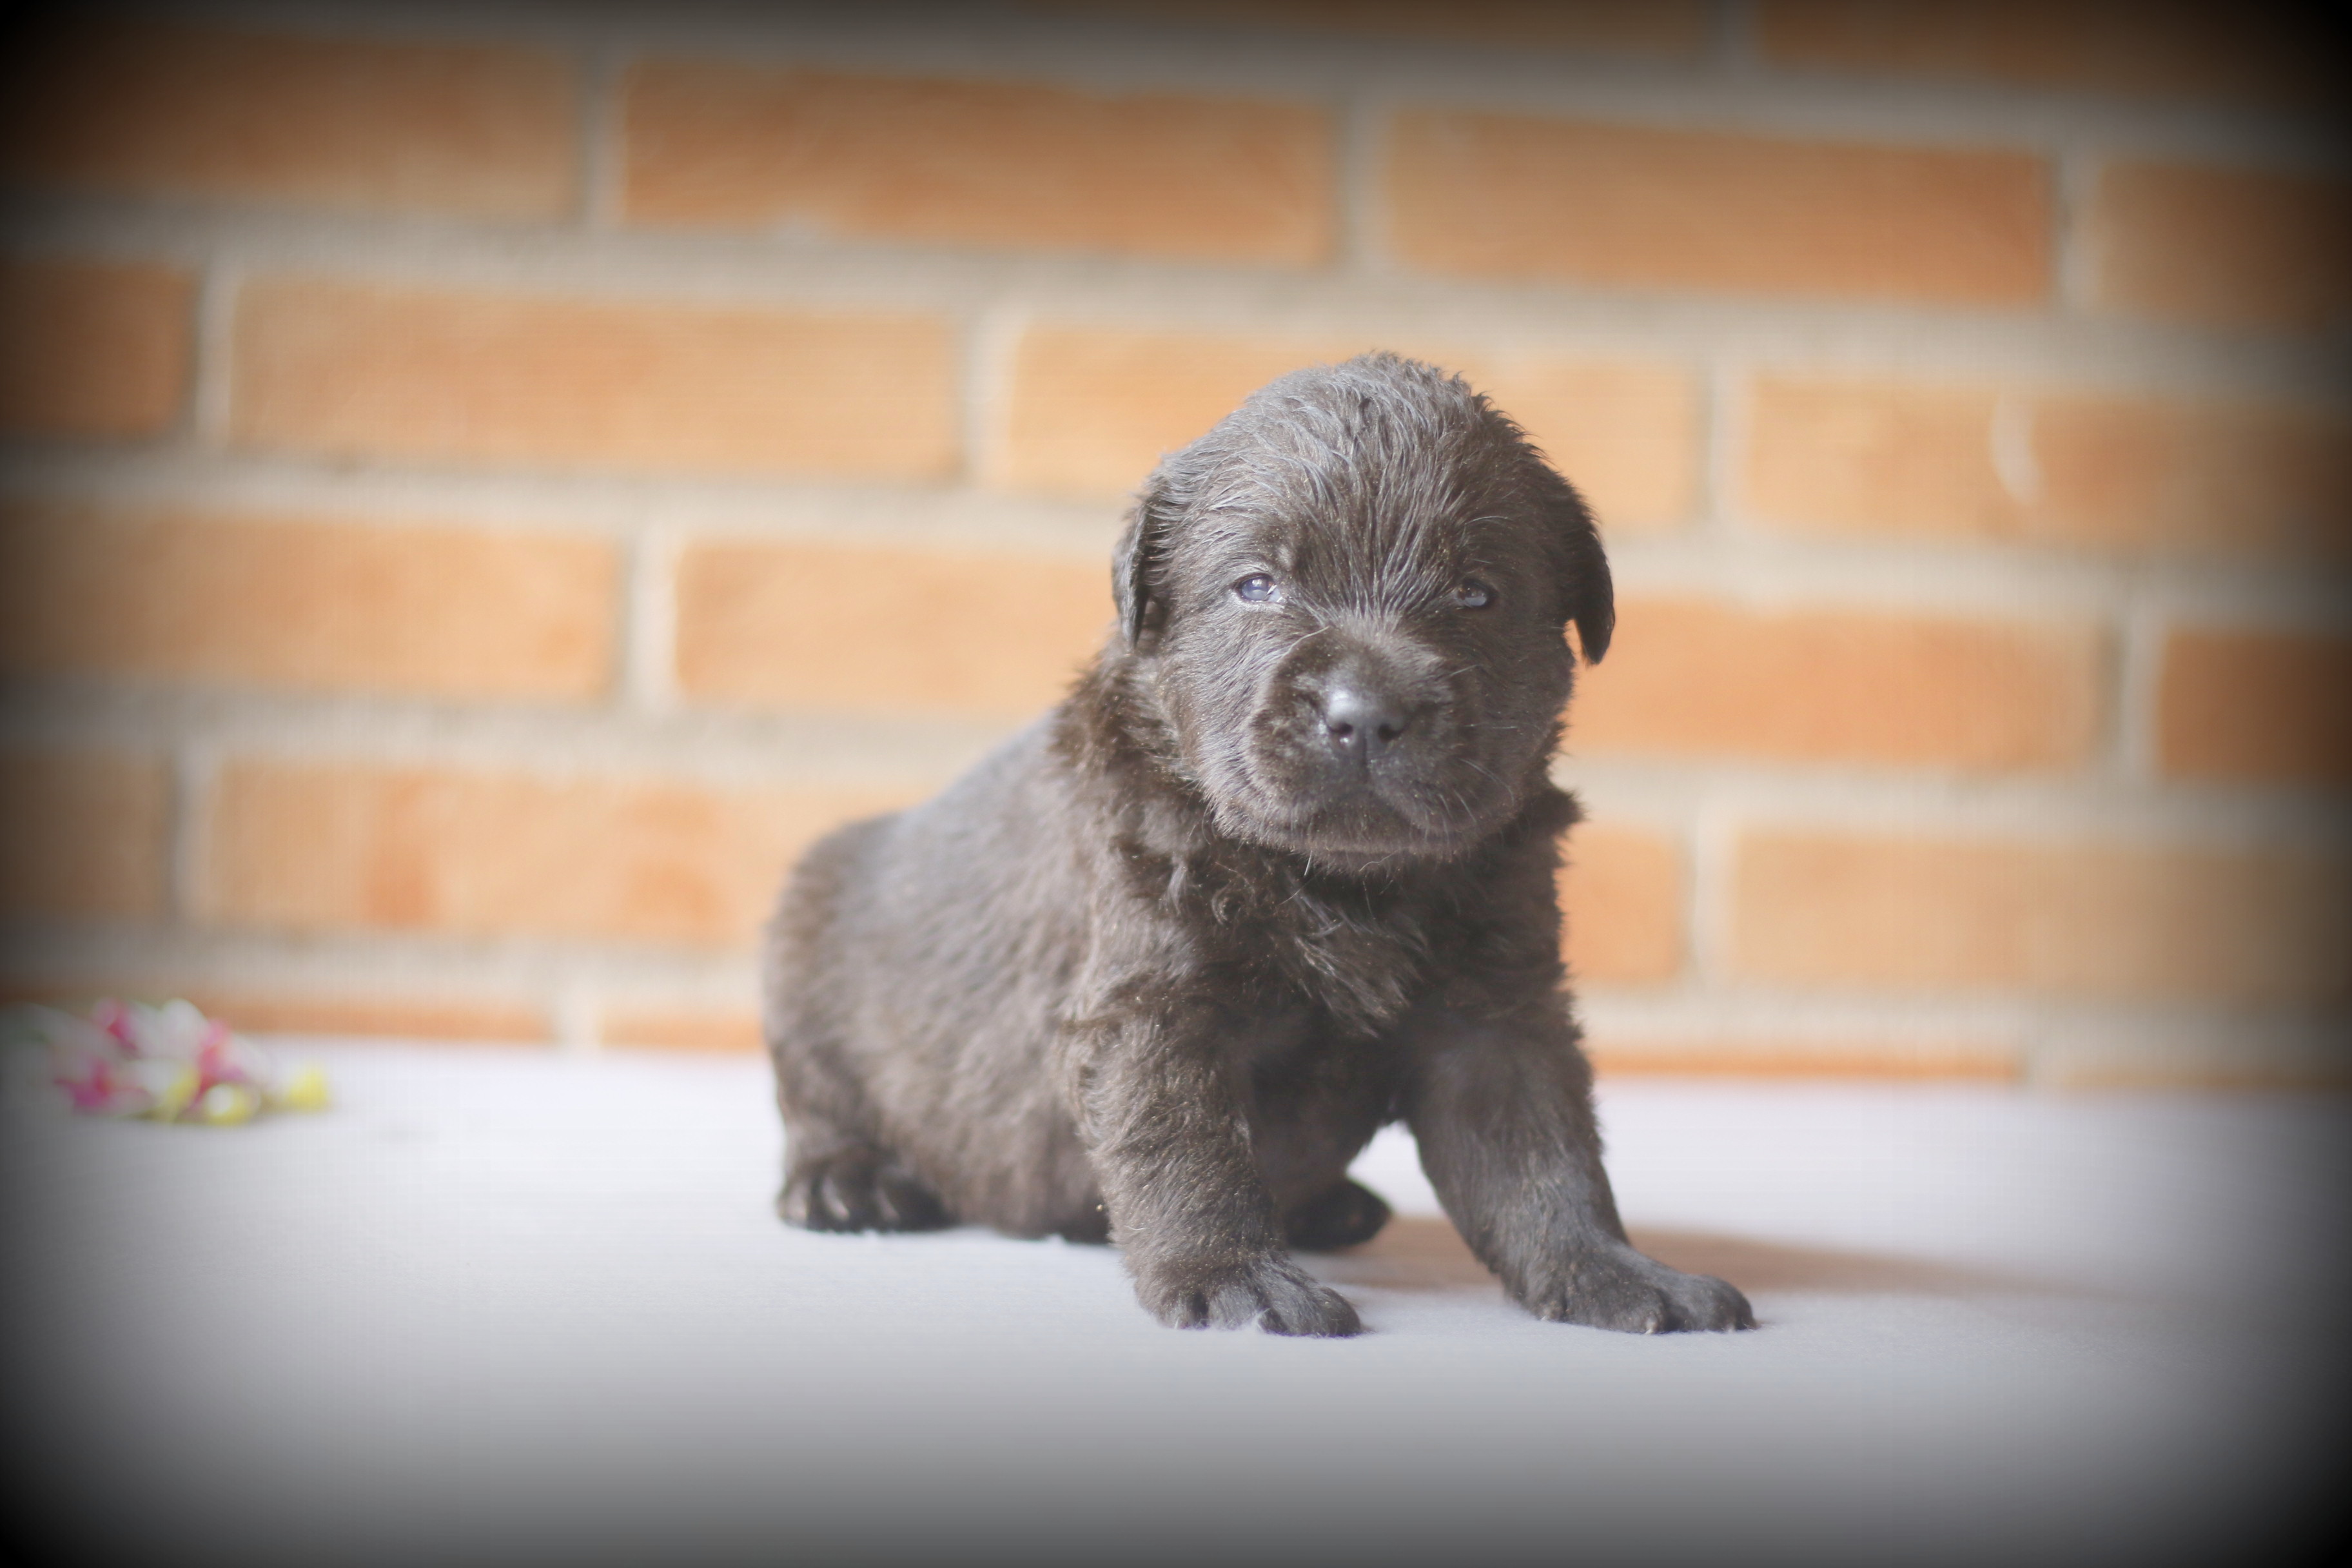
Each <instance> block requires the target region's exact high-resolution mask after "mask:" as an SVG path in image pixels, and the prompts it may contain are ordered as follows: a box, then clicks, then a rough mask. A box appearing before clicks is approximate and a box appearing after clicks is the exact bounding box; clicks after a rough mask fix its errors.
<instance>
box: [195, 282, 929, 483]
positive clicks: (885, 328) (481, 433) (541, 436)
mask: <svg viewBox="0 0 2352 1568" xmlns="http://www.w3.org/2000/svg"><path fill="white" fill-rule="evenodd" d="M955 381H956V372H955V353H954V346H953V342H952V341H951V337H950V331H949V329H948V326H947V323H946V322H944V321H941V320H940V319H938V318H936V317H932V316H927V315H911V314H883V313H878V312H868V311H856V310H823V311H819V310H805V311H794V310H769V309H763V308H752V307H740V308H734V309H728V308H719V307H709V306H695V305H675V304H653V303H646V302H642V301H629V302H623V301H612V300H539V299H528V298H523V297H520V296H515V295H503V294H473V293H447V292H438V291H428V290H424V289H395V288H381V287H375V286H373V285H368V284H361V283H347V282H336V281H329V280H324V279H268V280H265V281H261V282H257V283H255V284H252V285H250V286H248V287H247V289H246V290H245V293H244V295H243V297H242V298H241V299H240V300H239V301H238V305H237V312H236V386H235V395H234V405H233V412H232V415H231V423H232V427H233V431H234V437H235V439H236V442H237V443H238V444H239V445H241V446H246V447H264V448H293V449H299V450H309V451H316V452H321V453H327V454H331V455H336V456H348V457H361V458H422V459H434V460H440V461H446V462H452V463H462V464H536V465H545V466H550V467H555V468H591V469H608V470H609V469H623V470H628V469H639V470H644V469H652V470H661V471H676V470H707V471H713V472H724V473H743V474H793V473H802V474H821V475H838V476H845V477H859V478H877V479H939V478H940V477H942V476H944V475H945V474H947V473H948V472H949V471H950V470H951V469H952V468H954V467H955V465H956V461H957V451H958V439H959V438H958V435H957V419H958V416H957V411H956V389H955Z"/></svg>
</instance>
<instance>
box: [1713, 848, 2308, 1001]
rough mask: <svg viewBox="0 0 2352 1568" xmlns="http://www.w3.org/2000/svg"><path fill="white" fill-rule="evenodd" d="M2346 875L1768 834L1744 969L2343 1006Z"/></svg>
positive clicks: (1743, 895)
mask: <svg viewBox="0 0 2352 1568" xmlns="http://www.w3.org/2000/svg"><path fill="white" fill-rule="evenodd" d="M2347 873H2352V866H2347V864H2346V863H2345V862H2343V861H2342V860H2341V859H2340V858H2334V857H2331V856H2327V855H2322V854H2314V853H2303V854H2294V853H2285V852H2280V853H2268V854H2264V853H2253V852H2245V853H2233V852H2227V851H2221V850H2206V849H2190V848H2181V847H2133V846H2121V845H2093V844H2083V843H2074V842H2070V843H2039V844H2033V843H2019V842H2008V841H2000V840H1990V839H1985V840H1935V839H1917V838H1904V837H1868V836H1863V835H1847V834H1839V833H1828V832H1822V833H1805V832H1793V831H1792V832H1769V831H1768V832H1757V833H1754V834H1751V835H1749V836H1748V838H1747V839H1746V840H1745V841H1744V842H1743V843H1742V844H1741V845H1740V847H1739V855H1738V874H1737V875H1738V885H1737V890H1736V891H1735V893H1734V896H1733V911H1732V912H1733V922H1734V937H1733V952H1734V959H1733V967H1734V969H1735V970H1736V972H1737V973H1738V974H1740V975H1741V976H1742V977H1744V978H1748V979H1752V980H1760V981H1767V982H1771V983H1775V984H1790V985H1800V986H1826V987H1840V988H1855V989H1864V990H1874V991H1877V990H1895V991H1905V990H1913V991H1916V990H1925V991H1961V992H1985V991H1993V992H2011V993H2025V994H2043V995H2052V996H2063V997H2077V998H2091V999H2106V1000H2112V1001H2131V1002H2154V1001H2158V1000H2164V999H2179V1000H2189V999H2194V1000H2200V1001H2210V1002H2236V1003H2262V1004H2309V1003H2322V1004H2325V1003H2329V1002H2340V1001H2343V1000H2345V999H2346V998H2347V997H2352V984H2347V981H2352V968H2347V953H2352V875H2347Z"/></svg>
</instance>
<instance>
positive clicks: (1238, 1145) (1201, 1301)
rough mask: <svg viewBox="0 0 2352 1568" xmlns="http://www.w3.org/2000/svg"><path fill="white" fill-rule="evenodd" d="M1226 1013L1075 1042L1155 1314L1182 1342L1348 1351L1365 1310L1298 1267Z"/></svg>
mask: <svg viewBox="0 0 2352 1568" xmlns="http://www.w3.org/2000/svg"><path fill="white" fill-rule="evenodd" d="M1224 1034H1225V1031H1224V1030H1223V1029H1221V1028H1220V1027H1219V1026H1218V1020H1217V1019H1216V1017H1215V1016H1213V1010H1212V1009H1209V1008H1206V1007H1194V1006H1189V1005H1183V1004H1181V1003H1179V1004H1170V1003H1166V1002H1161V1003H1160V1004H1158V1005H1150V1006H1136V1007H1131V1008H1126V1009H1120V1010H1118V1011H1116V1012H1114V1013H1112V1014H1111V1015H1110V1016H1098V1017H1097V1018H1096V1019H1094V1020H1091V1021H1090V1022H1089V1023H1088V1024H1087V1025H1086V1026H1082V1027H1081V1028H1080V1029H1079V1030H1078V1031H1076V1036H1075V1037H1074V1038H1073V1039H1072V1040H1071V1041H1070V1046H1071V1048H1072V1051H1073V1054H1074V1058H1075V1059H1074V1065H1075V1066H1076V1075H1075V1079H1076V1100H1077V1107H1076V1109H1077V1112H1078V1122H1079V1126H1080V1129H1081V1130H1082V1133H1083V1135H1084V1137H1085V1139H1086V1142H1087V1152H1088V1154H1089V1155H1090V1156H1091V1158H1092V1160H1093V1163H1094V1170H1095V1176H1096V1179H1097V1181H1098V1182H1100V1184H1101V1185H1102V1194H1103V1202H1104V1205H1105V1206H1106V1207H1107V1208H1108V1210H1109V1214H1110V1226H1111V1238H1112V1239H1113V1240H1114V1241H1116V1242H1118V1245H1119V1247H1120V1248H1121V1249H1122V1250H1123V1251H1124V1252H1125V1253H1126V1255H1127V1266H1128V1269H1129V1272H1130V1273H1132V1274H1133V1275H1134V1277H1135V1289H1136V1294H1137V1296H1138V1297H1139V1298H1140V1299H1141V1300H1142V1302H1143V1305H1144V1307H1145V1308H1146V1310H1149V1311H1150V1312H1151V1313H1152V1314H1153V1315H1154V1316H1156V1317H1158V1318H1159V1319H1160V1321H1161V1322H1163V1323H1167V1324H1170V1325H1171V1326H1173V1327H1177V1328H1185V1329H1198V1328H1208V1327H1214V1328H1220V1329H1238V1328H1244V1327H1246V1326H1248V1325H1249V1324H1251V1323H1255V1324H1257V1325H1258V1326H1259V1327H1261V1328H1263V1329H1265V1331H1267V1332H1269V1333H1276V1334H1312V1335H1320V1336H1326V1337H1339V1336H1343V1335H1347V1334H1353V1333H1358V1332H1360V1331H1361V1330H1362V1327H1363V1325H1362V1324H1361V1323H1360V1322H1359V1321H1357V1318H1356V1310H1355V1309H1354V1308H1353V1307H1350V1306H1349V1305H1348V1303H1347V1301H1346V1300H1345V1299H1344V1298H1342V1297H1340V1296H1339V1294H1338V1293H1337V1292H1335V1291H1332V1290H1328V1289H1325V1288H1324V1287H1322V1286H1320V1285H1318V1284H1317V1283H1316V1282H1315V1281H1314V1280H1313V1279H1309V1278H1308V1277H1307V1274H1306V1273H1305V1272H1304V1271H1302V1270H1301V1269H1300V1268H1298V1267H1297V1265H1296V1264H1294V1263H1292V1262H1291V1261H1290V1258H1289V1257H1288V1255H1287V1254H1286V1252H1285V1251H1284V1249H1283V1245H1282V1227H1281V1226H1280V1224H1279V1223H1278V1221H1277V1219H1276V1215H1275V1208H1274V1200H1273V1197H1272V1196H1271V1194H1268V1193H1267V1191H1266V1188H1265V1180H1264V1179H1263V1178H1262V1177H1261V1176H1260V1175H1259V1174H1258V1169H1257V1162H1256V1159H1255V1155H1254V1154H1253V1153H1252V1152H1251V1147H1250V1127H1249V1118H1248V1114H1247V1111H1246V1110H1245V1107H1244V1103H1243V1100H1242V1097H1241V1096H1240V1094H1239V1093H1238V1092H1236V1090H1235V1088H1234V1081H1233V1075H1232V1072H1231V1071H1230V1069H1229V1068H1228V1066H1227V1064H1226V1063H1225V1062H1224V1061H1223V1059H1222V1057H1221V1054H1220V1052H1219V1049H1218V1046H1219V1042H1220V1041H1221V1039H1222V1038H1223V1035H1224Z"/></svg>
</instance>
